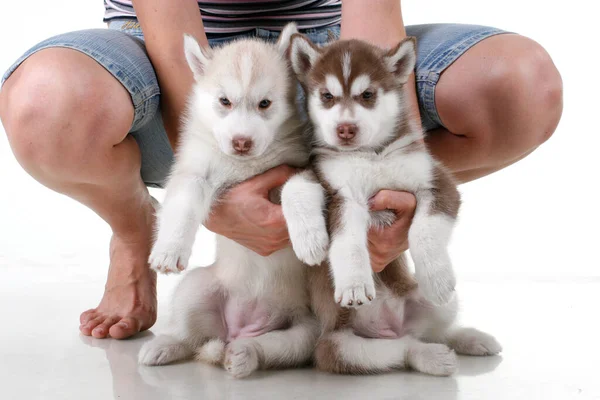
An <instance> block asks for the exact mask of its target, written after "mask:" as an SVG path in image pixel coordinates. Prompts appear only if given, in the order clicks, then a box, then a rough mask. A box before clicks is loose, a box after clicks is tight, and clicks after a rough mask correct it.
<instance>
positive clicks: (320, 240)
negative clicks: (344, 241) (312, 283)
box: [290, 229, 329, 265]
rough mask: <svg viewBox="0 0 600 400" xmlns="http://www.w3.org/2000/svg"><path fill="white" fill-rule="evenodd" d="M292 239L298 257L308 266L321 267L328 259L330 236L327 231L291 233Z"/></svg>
mask: <svg viewBox="0 0 600 400" xmlns="http://www.w3.org/2000/svg"><path fill="white" fill-rule="evenodd" d="M290 239H291V242H292V247H293V248H294V253H296V257H298V259H299V260H300V261H302V262H303V263H304V264H307V265H320V264H321V263H322V262H323V261H325V258H327V249H328V248H329V235H328V234H327V230H325V229H317V230H316V231H313V232H308V231H305V232H295V233H292V232H290Z"/></svg>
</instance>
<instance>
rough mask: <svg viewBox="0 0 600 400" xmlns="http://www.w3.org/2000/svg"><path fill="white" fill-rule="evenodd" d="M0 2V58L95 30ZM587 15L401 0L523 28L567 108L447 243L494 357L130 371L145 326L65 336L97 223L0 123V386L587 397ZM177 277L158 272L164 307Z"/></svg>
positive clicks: (599, 280) (83, 295)
mask: <svg viewBox="0 0 600 400" xmlns="http://www.w3.org/2000/svg"><path fill="white" fill-rule="evenodd" d="M365 1H367V0H365ZM369 1H373V0H369ZM1 3H2V4H1V5H0V16H1V21H2V22H1V23H0V70H2V71H3V70H5V69H6V68H8V67H9V65H10V64H11V63H12V62H13V61H14V60H15V59H16V58H17V57H18V56H19V55H21V54H22V53H23V52H24V51H25V50H26V49H27V48H29V47H30V46H32V45H34V44H35V43H37V42H39V41H41V40H43V39H45V38H47V37H49V36H51V35H54V34H59V33H62V32H66V31H71V30H77V29H85V28H95V27H97V28H100V27H103V24H102V21H101V20H102V13H103V7H102V1H101V0H86V1H81V0H62V1H53V2H50V1H44V0H29V1H7V0H3V1H2V2H1ZM599 15H600V6H599V5H598V2H597V1H595V0H588V1H578V2H575V1H571V2H557V1H555V2H550V1H547V0H497V1H481V0H457V1H441V0H438V1H435V0H421V1H408V0H406V1H405V2H404V17H405V21H406V22H407V24H419V23H432V22H458V23H475V24H482V25H491V26H497V27H500V28H503V29H505V30H509V31H515V32H519V33H522V34H524V35H527V36H529V37H531V38H533V39H535V40H537V41H538V42H540V43H541V44H542V45H543V46H544V47H546V49H548V51H549V52H550V54H551V55H552V57H553V58H554V61H555V63H556V65H557V66H558V69H559V70H560V72H561V73H562V77H563V81H564V104H565V107H564V114H563V118H562V121H561V123H560V125H559V127H558V129H557V131H556V133H555V135H554V137H552V138H551V139H550V141H549V142H548V143H546V144H544V145H543V146H542V147H541V148H540V149H539V150H537V151H536V152H534V153H533V154H532V155H531V156H529V157H527V158H526V159H525V160H523V161H521V162H519V163H517V164H516V165H514V166H511V167H509V168H507V169H506V170H504V171H501V172H498V173H496V174H494V175H492V176H489V177H486V178H484V179H481V180H478V181H475V182H473V183H470V184H467V185H463V186H462V187H461V191H462V193H463V195H464V207H463V209H462V212H461V217H460V224H459V226H458V228H457V229H456V232H455V235H454V240H453V243H452V247H451V251H452V256H453V259H454V263H455V268H456V271H457V274H458V278H459V288H458V290H459V292H460V294H461V297H462V299H463V304H462V309H463V317H464V319H465V320H468V321H469V323H473V324H475V325H476V326H478V327H480V328H482V329H485V330H489V331H490V332H492V333H494V334H495V335H496V336H497V337H498V338H499V339H500V341H501V342H502V343H503V345H504V352H503V353H502V357H492V358H479V359H473V358H470V359H469V358H465V357H461V360H460V370H459V374H458V375H457V377H456V378H428V377H424V376H422V375H418V374H390V375H383V376H377V377H371V378H360V379H358V378H353V377H352V378H349V377H331V376H328V375H323V374H317V373H312V372H307V371H289V372H285V373H273V374H268V375H261V378H260V379H258V380H254V381H243V382H233V381H232V380H227V378H226V377H224V374H223V373H222V371H219V370H215V369H211V368H209V367H202V366H200V365H197V364H182V365H179V366H174V367H165V368H163V369H153V370H150V371H149V370H147V369H142V368H139V367H137V365H136V353H137V350H138V349H139V346H140V345H141V343H142V342H143V341H145V340H147V339H148V338H149V336H150V334H146V335H140V336H138V337H137V338H136V339H134V340H128V341H113V340H93V339H90V338H85V337H78V330H77V327H78V325H79V321H78V316H79V313H80V312H81V311H83V310H85V309H87V308H90V307H93V306H95V305H96V304H97V302H98V301H99V299H100V296H101V295H102V291H103V280H104V277H105V274H106V270H107V266H108V241H109V236H110V230H109V229H108V227H107V226H106V224H104V222H102V221H101V220H100V219H99V218H98V217H97V216H95V215H94V214H93V213H92V212H90V211H89V210H87V209H86V208H85V207H83V206H81V205H79V204H78V203H76V202H74V201H72V200H70V199H68V198H66V197H64V196H61V195H58V194H56V193H53V192H51V191H50V190H48V189H45V188H44V187H42V186H41V185H39V184H38V183H36V182H35V181H34V180H33V179H32V178H30V177H29V176H28V175H27V174H25V173H24V172H23V171H22V170H21V169H20V167H19V166H18V164H17V162H16V161H15V160H14V158H13V156H12V154H11V152H10V149H9V146H8V143H7V141H6V138H5V135H4V133H3V131H2V128H1V127H0V318H1V319H2V321H3V322H2V329H0V393H1V394H0V397H2V398H7V399H12V398H25V399H34V398H39V399H50V398H53V396H55V398H59V399H65V398H85V399H102V400H104V399H107V398H110V397H115V398H120V399H128V398H142V399H147V400H150V399H151V398H152V399H154V398H156V399H162V398H211V399H212V398H229V399H248V398H258V397H251V396H250V395H251V394H252V393H256V396H259V397H260V399H263V400H264V399H268V398H288V397H291V396H290V395H293V394H296V396H298V393H304V394H303V395H300V397H299V398H315V399H316V398H323V399H325V398H342V397H343V398H361V399H364V398H405V399H415V398H419V399H423V400H425V399H436V400H437V399H444V400H445V399H451V400H455V399H463V400H464V399H474V400H475V399H476V400H480V399H489V400H492V399H503V400H504V399H526V400H533V399H543V400H548V399H560V400H564V399H570V398H576V399H584V398H585V399H600V382H598V379H597V378H598V376H597V375H598V362H597V360H598V359H599V358H600V353H599V348H598V346H597V344H595V343H597V339H598V320H597V318H598V317H597V305H598V303H599V302H600V262H599V261H598V247H599V244H598V239H599V238H600V237H599V234H598V226H599V222H600V211H599V210H600V207H599V200H600V199H599V196H598V184H599V179H598V172H600V168H599V167H600V162H599V158H600V157H598V155H597V154H598V148H599V147H600V129H599V128H598V126H597V116H598V115H599V113H600V112H599V110H598V105H599V102H598V100H597V99H598V94H599V93H600V85H599V83H598V82H599V79H598V77H597V75H598V73H599V72H598V71H599V70H600V68H599V64H600V63H599V62H598V51H599V46H598V37H599V35H598V33H597V32H598V31H597V19H598V16H599ZM92 90H93V89H92ZM39 134H40V135H44V132H43V131H40V132H39ZM107 173H110V171H107ZM154 194H156V195H158V196H161V195H162V194H161V193H160V191H154ZM213 245H214V241H213V237H212V235H210V234H209V233H207V232H206V231H204V230H202V231H201V232H200V233H199V235H198V241H197V245H196V247H195V252H194V255H193V262H194V263H196V264H199V265H206V264H209V263H210V262H211V260H212V258H213V256H214V250H213ZM175 281H176V278H171V277H167V278H165V277H161V278H160V281H159V300H160V301H159V310H162V312H163V313H164V312H165V311H166V308H165V307H164V302H165V300H166V295H167V294H168V292H169V291H170V290H169V289H170V288H172V287H173V284H174V283H175ZM164 321H165V320H164V318H159V322H158V324H157V326H158V328H157V329H156V330H154V329H153V331H155V332H157V331H160V326H161V325H164ZM302 391H311V392H312V393H313V394H311V395H307V394H306V393H307V392H302ZM204 394H206V395H204ZM217 394H218V395H217Z"/></svg>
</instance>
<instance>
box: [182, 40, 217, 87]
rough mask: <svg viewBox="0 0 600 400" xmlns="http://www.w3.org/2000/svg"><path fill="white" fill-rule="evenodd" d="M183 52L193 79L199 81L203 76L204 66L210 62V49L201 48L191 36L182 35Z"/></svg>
mask: <svg viewBox="0 0 600 400" xmlns="http://www.w3.org/2000/svg"><path fill="white" fill-rule="evenodd" d="M183 50H184V52H185V59H186V60H187V63H188V65H189V66H190V69H191V70H192V72H193V74H194V79H196V81H197V80H199V79H200V78H202V76H204V71H205V70H206V65H207V64H208V62H209V61H210V57H211V50H210V48H202V47H200V45H199V44H198V42H196V39H194V38H193V37H192V36H191V35H188V34H184V35H183Z"/></svg>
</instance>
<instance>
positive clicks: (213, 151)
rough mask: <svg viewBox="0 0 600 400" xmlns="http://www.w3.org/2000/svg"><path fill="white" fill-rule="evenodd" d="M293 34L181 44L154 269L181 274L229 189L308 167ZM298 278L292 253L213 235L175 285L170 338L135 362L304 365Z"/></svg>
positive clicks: (240, 367)
mask: <svg viewBox="0 0 600 400" xmlns="http://www.w3.org/2000/svg"><path fill="white" fill-rule="evenodd" d="M294 32H296V29H295V26H293V25H292V26H288V27H286V29H285V30H284V31H283V32H282V34H281V37H280V39H279V42H278V43H277V44H276V45H274V44H268V43H266V42H263V41H259V40H239V41H236V42H233V43H231V44H229V45H226V46H225V47H222V48H215V49H212V50H210V49H201V48H200V47H199V46H198V44H197V43H196V41H195V40H194V39H192V38H191V37H185V54H186V58H187V61H188V63H189V65H190V67H191V69H192V71H193V73H194V77H195V80H196V82H195V86H194V89H193V93H192V95H191V98H190V101H189V104H188V109H187V118H186V120H185V124H184V126H183V130H182V134H181V142H180V145H179V148H178V152H177V157H176V161H175V165H174V166H173V169H172V173H171V176H170V178H169V181H168V184H167V193H166V198H165V202H164V205H163V208H162V209H161V210H160V212H159V215H158V229H157V236H156V241H155V244H154V247H153V249H152V253H151V256H150V264H151V267H152V268H154V269H155V270H157V271H160V272H165V273H169V272H178V271H180V270H183V269H185V267H186V266H187V263H188V259H189V257H190V253H191V249H192V244H193V242H194V237H195V234H196V231H197V230H198V227H199V225H200V224H201V223H203V222H204V221H205V220H206V219H207V217H208V216H209V213H210V209H211V207H212V205H213V204H214V203H215V201H218V198H219V195H220V194H221V193H223V191H225V190H226V189H227V188H229V187H231V186H232V185H234V184H236V183H239V182H241V181H243V180H246V179H248V178H250V177H252V176H254V175H257V174H259V173H262V172H265V171H266V170H268V169H270V168H272V167H275V166H277V165H280V164H288V165H292V166H296V167H302V166H304V165H306V163H307V161H308V150H307V148H306V146H305V144H304V143H305V140H304V138H303V130H304V129H303V126H302V123H301V122H300V120H299V118H298V115H297V108H296V106H295V93H296V91H295V88H296V81H295V79H294V77H293V74H292V72H291V70H290V69H289V67H288V62H287V60H286V57H285V52H286V50H287V48H288V44H289V40H290V36H291V34H292V33H294ZM239 138H242V139H243V142H242V143H241V144H240V142H239V140H238V139H239ZM248 143H250V144H251V145H250V146H248ZM305 272H306V268H305V266H304V265H303V264H302V263H301V262H300V261H299V260H298V259H297V258H296V257H295V255H294V253H293V250H292V249H291V248H286V249H283V250H280V251H278V252H276V253H274V254H272V255H270V256H268V257H262V256H259V255H258V254H256V253H254V252H252V251H250V250H248V249H246V248H245V247H243V246H241V245H239V244H237V243H235V242H233V241H232V240H229V239H227V238H225V237H222V236H217V257H216V262H215V264H213V265H212V266H210V267H207V268H197V269H195V270H193V271H191V272H190V273H188V274H187V275H186V276H185V277H184V278H183V280H182V282H181V283H180V285H179V287H178V288H177V290H176V291H175V294H174V298H173V310H172V321H171V324H170V330H169V332H168V333H167V334H163V335H160V336H158V337H157V338H155V339H153V340H152V341H151V342H149V343H147V344H146V345H145V346H144V347H143V348H142V349H141V351H140V354H139V361H140V363H142V364H146V365H162V364H168V363H171V362H174V361H177V360H182V359H186V358H192V357H195V358H196V359H198V360H203V361H206V362H209V363H214V364H219V365H223V364H224V366H225V367H226V369H227V370H228V371H229V372H230V373H231V374H232V375H233V376H235V377H244V376H247V375H248V374H250V373H251V372H253V371H254V370H256V369H257V368H269V367H286V366H295V365H300V364H303V363H306V362H307V361H308V360H309V359H310V357H311V355H312V351H313V349H314V344H315V342H316V336H317V332H318V329H317V325H316V323H315V321H314V317H313V316H312V314H311V313H310V310H309V305H308V302H309V301H308V293H307V290H306V281H305V279H306V273H305Z"/></svg>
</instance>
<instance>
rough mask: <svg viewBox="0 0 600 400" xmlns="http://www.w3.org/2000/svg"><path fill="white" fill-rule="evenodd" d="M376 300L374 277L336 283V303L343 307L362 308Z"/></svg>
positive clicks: (360, 277) (368, 276)
mask: <svg viewBox="0 0 600 400" xmlns="http://www.w3.org/2000/svg"><path fill="white" fill-rule="evenodd" d="M373 299H375V283H374V282H373V276H372V275H370V274H369V275H366V276H357V277H351V278H350V279H348V280H347V281H345V282H336V289H335V301H336V302H337V303H338V304H339V305H341V306H342V307H354V308H357V307H360V306H362V305H366V304H370V303H371V301H373Z"/></svg>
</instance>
